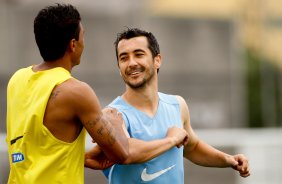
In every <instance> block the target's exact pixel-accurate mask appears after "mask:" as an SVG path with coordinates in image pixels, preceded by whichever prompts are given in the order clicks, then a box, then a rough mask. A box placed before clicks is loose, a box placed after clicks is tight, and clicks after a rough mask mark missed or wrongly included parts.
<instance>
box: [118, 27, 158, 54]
mask: <svg viewBox="0 0 282 184" xmlns="http://www.w3.org/2000/svg"><path fill="white" fill-rule="evenodd" d="M139 36H145V37H146V38H147V40H148V47H149V49H150V51H151V53H152V56H153V58H154V57H156V56H157V55H158V54H160V47H159V43H158V41H157V39H156V38H155V36H154V35H153V33H151V32H147V31H144V30H141V29H139V28H127V30H125V31H123V32H121V33H118V34H117V38H116V41H115V43H114V45H115V50H116V57H117V59H118V50H117V46H118V43H119V42H120V41H121V40H123V39H127V40H128V39H130V38H134V37H139Z"/></svg>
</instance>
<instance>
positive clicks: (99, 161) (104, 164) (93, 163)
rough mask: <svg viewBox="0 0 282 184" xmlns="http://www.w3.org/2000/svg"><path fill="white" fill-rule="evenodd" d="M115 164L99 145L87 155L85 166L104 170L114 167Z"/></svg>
mask: <svg viewBox="0 0 282 184" xmlns="http://www.w3.org/2000/svg"><path fill="white" fill-rule="evenodd" d="M113 164H114V163H113V162H111V161H110V160H109V159H108V158H107V157H106V156H105V154H104V153H103V151H102V150H101V148H100V147H99V146H98V145H97V146H95V147H93V148H92V149H91V150H90V151H88V152H86V154H85V161H84V166H85V167H88V168H91V169H95V170H102V169H106V168H108V167H110V166H112V165H113Z"/></svg>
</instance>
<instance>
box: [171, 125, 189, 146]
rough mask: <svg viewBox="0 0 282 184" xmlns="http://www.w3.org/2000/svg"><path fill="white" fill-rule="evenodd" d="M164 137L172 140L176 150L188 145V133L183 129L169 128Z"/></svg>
mask: <svg viewBox="0 0 282 184" xmlns="http://www.w3.org/2000/svg"><path fill="white" fill-rule="evenodd" d="M166 137H170V138H172V140H173V142H174V143H175V145H176V146H177V147H178V148H180V147H181V146H182V145H183V146H186V145H187V144H188V133H187V131H186V130H184V129H183V128H178V127H176V126H173V127H170V128H169V129H168V131H167V134H166Z"/></svg>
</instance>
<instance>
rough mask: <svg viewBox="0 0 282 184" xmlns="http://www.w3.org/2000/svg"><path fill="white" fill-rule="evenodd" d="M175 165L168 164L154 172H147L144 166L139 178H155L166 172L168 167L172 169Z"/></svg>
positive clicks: (149, 179)
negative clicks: (166, 166) (168, 165)
mask: <svg viewBox="0 0 282 184" xmlns="http://www.w3.org/2000/svg"><path fill="white" fill-rule="evenodd" d="M174 166H175V165H173V166H170V167H168V168H166V169H163V170H160V171H158V172H155V173H152V174H149V173H147V168H145V169H144V170H143V171H142V174H141V179H142V180H143V181H151V180H153V179H156V178H157V177H159V176H161V175H163V174H164V173H166V172H167V171H169V170H170V169H172V168H173V167H174Z"/></svg>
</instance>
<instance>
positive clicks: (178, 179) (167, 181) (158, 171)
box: [104, 93, 184, 184]
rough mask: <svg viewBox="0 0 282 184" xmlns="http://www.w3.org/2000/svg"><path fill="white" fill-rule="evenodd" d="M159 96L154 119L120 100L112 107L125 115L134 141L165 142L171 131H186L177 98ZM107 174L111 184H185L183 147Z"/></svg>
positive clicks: (113, 167) (112, 168)
mask: <svg viewBox="0 0 282 184" xmlns="http://www.w3.org/2000/svg"><path fill="white" fill-rule="evenodd" d="M158 94H159V104H158V110H157V112H156V114H155V116H154V117H152V118H151V117H149V116H148V115H146V114H145V113H143V112H141V111H139V110H137V109H136V108H134V107H133V106H131V105H129V104H128V103H126V102H125V101H124V100H123V99H122V98H121V97H120V96H119V97H117V98H116V99H115V100H114V101H113V102H112V103H111V104H110V105H109V106H110V107H114V108H116V109H118V111H119V112H121V113H122V115H123V118H124V121H125V124H126V127H127V130H128V132H129V134H130V136H131V137H133V138H137V139H141V140H144V141H150V140H155V139H162V138H164V137H165V136H166V133H167V130H168V128H169V127H172V126H178V127H183V126H182V120H181V114H180V106H179V102H178V100H177V99H176V97H175V96H173V95H167V94H163V93H158ZM104 174H105V175H106V176H107V178H108V180H109V183H110V184H139V183H140V184H141V183H142V184H144V183H148V184H183V183H184V170H183V147H181V148H179V149H178V148H176V147H174V148H172V149H170V150H168V151H167V152H165V153H163V154H162V155H160V156H158V157H156V158H154V159H152V160H150V161H148V162H145V163H142V164H131V165H120V164H115V165H114V166H112V167H111V168H109V169H107V170H105V171H104Z"/></svg>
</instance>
